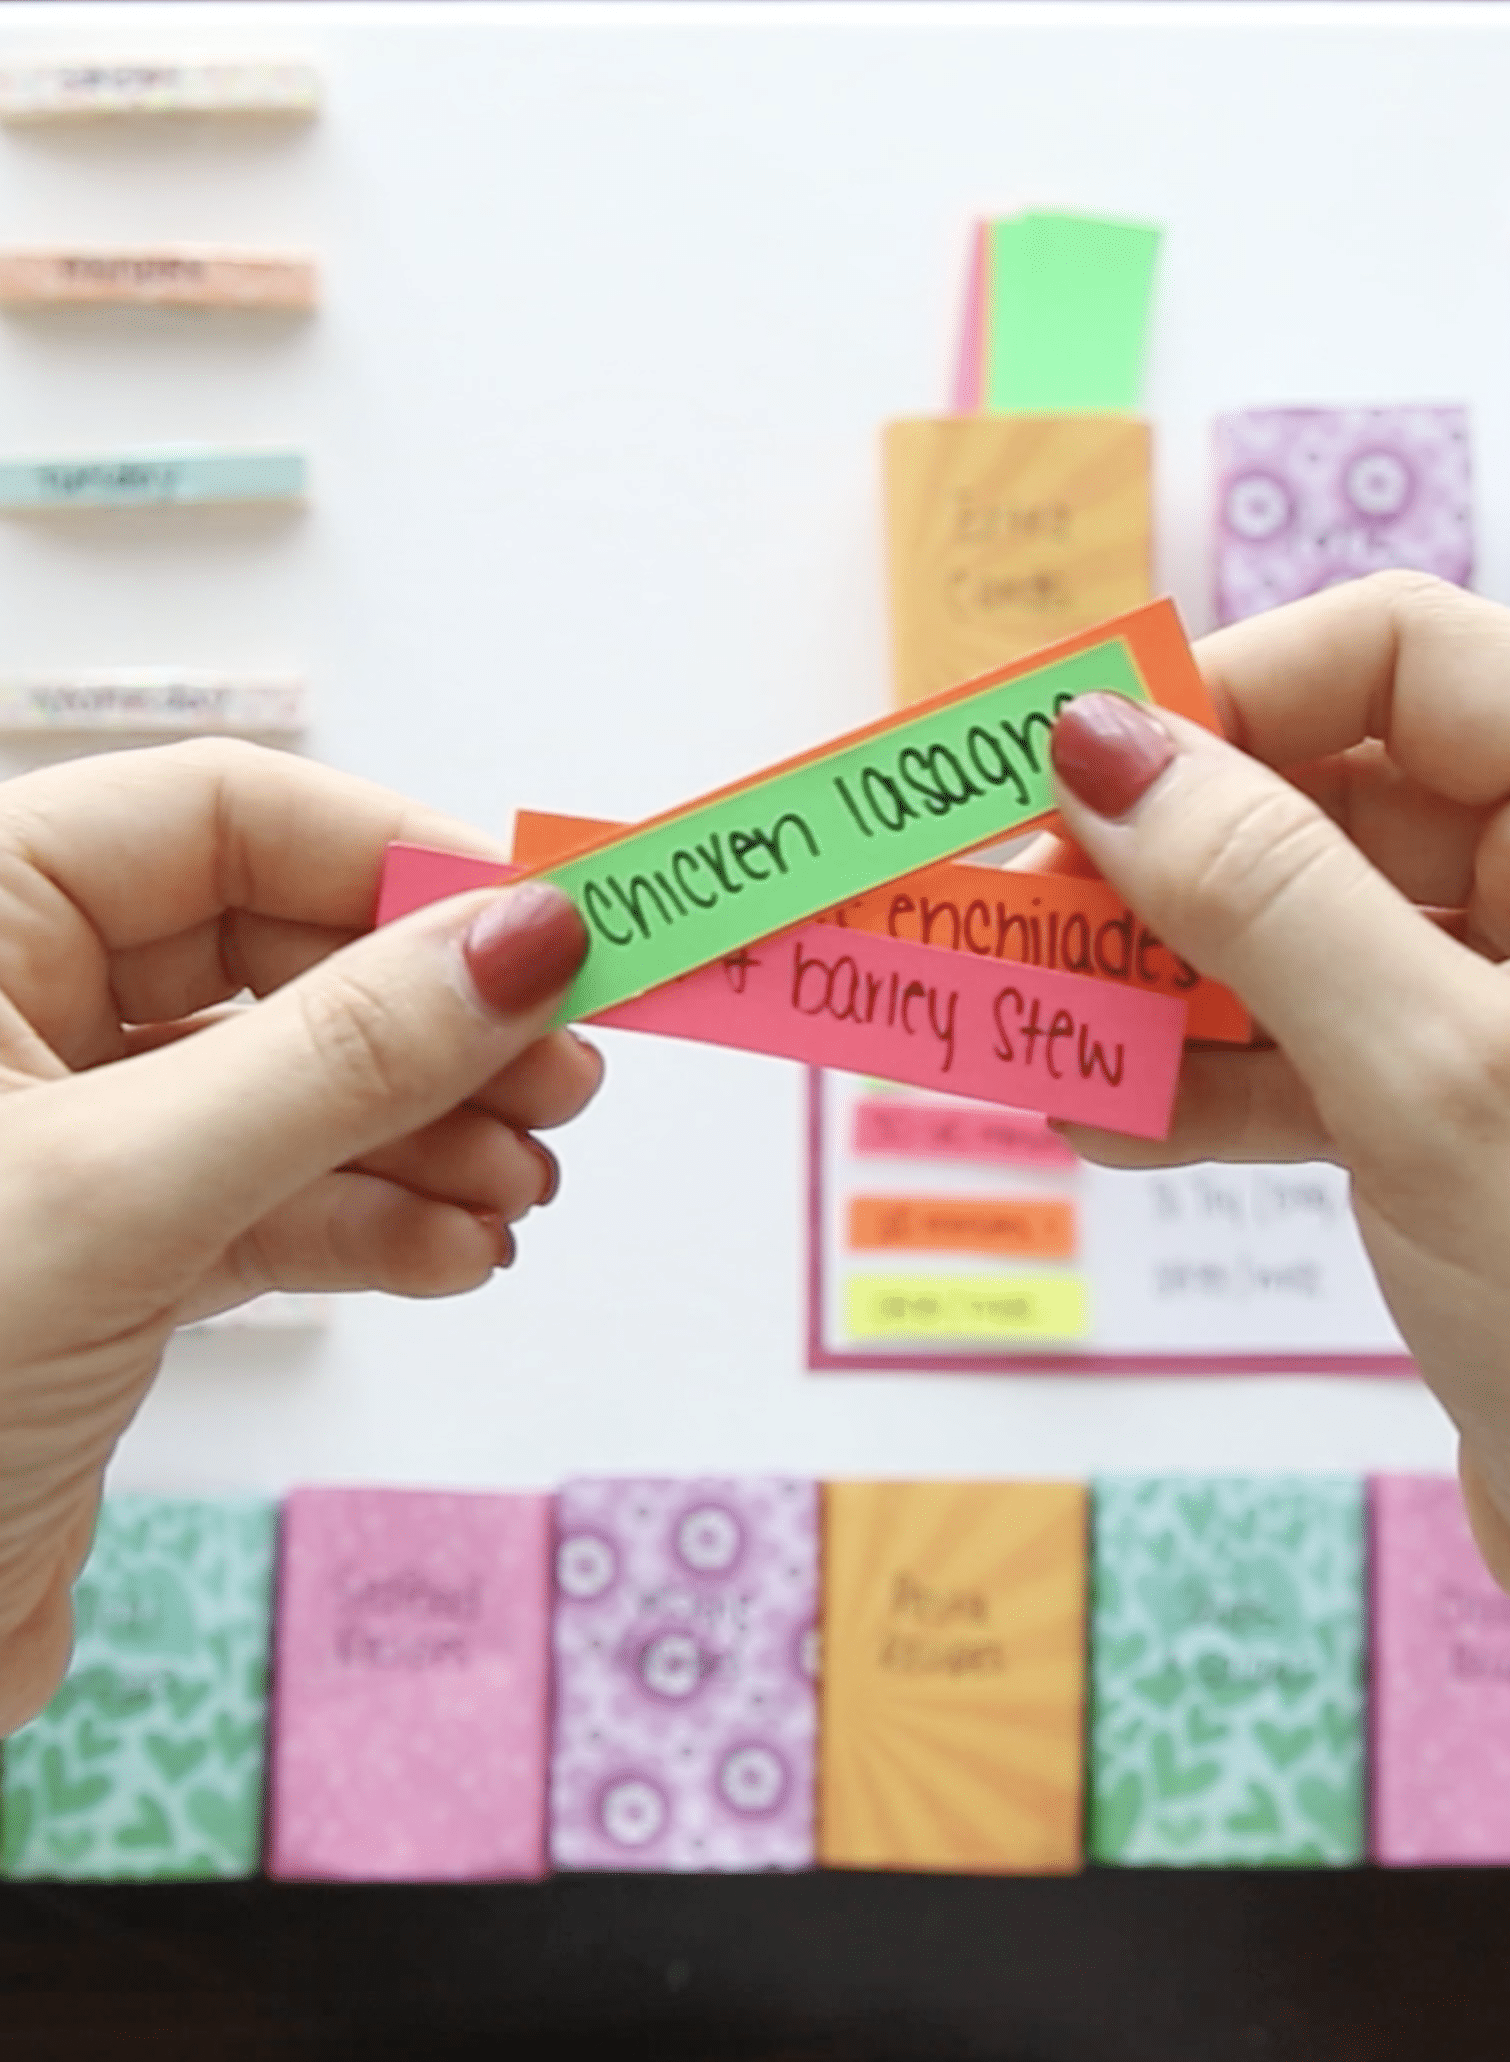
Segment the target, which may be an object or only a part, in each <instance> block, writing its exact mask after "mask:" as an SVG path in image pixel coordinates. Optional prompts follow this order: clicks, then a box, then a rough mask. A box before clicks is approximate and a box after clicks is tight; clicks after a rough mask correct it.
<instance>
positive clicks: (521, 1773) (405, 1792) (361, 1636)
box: [268, 1489, 551, 1882]
mask: <svg viewBox="0 0 1510 2062" xmlns="http://www.w3.org/2000/svg"><path fill="white" fill-rule="evenodd" d="M550 1504H551V1500H550V1498H549V1497H547V1496H477V1495H463V1494H458V1493H455V1492H441V1491H424V1490H403V1489H305V1490H296V1491H295V1492H294V1494H293V1495H292V1496H291V1497H290V1498H289V1500H288V1502H287V1504H286V1505H285V1507H284V1514H283V1538H282V1556H281V1570H282V1572H281V1579H280V1583H279V1609H278V1667H277V1675H276V1697H275V1712H274V1744H273V1757H272V1792H273V1808H272V1814H271V1833H270V1839H269V1853H268V1873H269V1875H273V1876H286V1877H334V1878H344V1879H348V1880H356V1881H367V1882H376V1881H384V1882H439V1881H467V1880H475V1879H487V1878H499V1877H517V1876H539V1875H541V1874H543V1873H544V1868H545V1781H546V1738H547V1725H546V1665H547V1645H548V1637H549V1594H550V1570H549V1560H550Z"/></svg>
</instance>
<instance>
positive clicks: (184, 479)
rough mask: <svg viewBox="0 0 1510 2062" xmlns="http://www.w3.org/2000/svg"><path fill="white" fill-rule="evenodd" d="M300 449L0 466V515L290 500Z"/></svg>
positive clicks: (299, 489) (300, 474)
mask: <svg viewBox="0 0 1510 2062" xmlns="http://www.w3.org/2000/svg"><path fill="white" fill-rule="evenodd" d="M305 479H306V468H305V463H304V457H303V454H302V453H301V452H298V451H184V450H178V451H142V452H122V453H119V454H117V455H115V456H113V457H107V458H51V459H41V458H33V459H12V460H10V461H9V462H7V463H4V464H0V509H9V510H12V511H16V512H22V513H26V512H33V511H49V512H50V511H52V510H55V509H68V508H169V507H176V506H182V505H186V504H193V503H203V502H215V501H296V500H298V499H299V498H300V497H301V496H302V495H303V493H304V491H305Z"/></svg>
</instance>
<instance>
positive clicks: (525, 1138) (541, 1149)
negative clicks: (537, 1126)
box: [514, 1131, 561, 1210]
mask: <svg viewBox="0 0 1510 2062" xmlns="http://www.w3.org/2000/svg"><path fill="white" fill-rule="evenodd" d="M514 1136H515V1138H517V1139H518V1141H519V1143H520V1145H522V1146H528V1147H529V1149H530V1151H531V1152H532V1153H533V1154H534V1156H535V1158H536V1159H537V1160H538V1161H539V1162H540V1174H541V1182H540V1193H539V1195H538V1196H536V1198H535V1208H536V1209H537V1210H543V1209H544V1208H545V1206H546V1204H547V1203H554V1202H555V1200H556V1196H557V1194H558V1192H559V1190H560V1187H561V1162H560V1161H559V1160H558V1159H557V1158H556V1156H555V1154H554V1153H553V1152H552V1151H551V1149H550V1147H549V1146H543V1145H541V1143H540V1141H539V1139H538V1138H535V1137H534V1136H533V1135H532V1134H531V1133H530V1132H528V1131H516V1132H515V1133H514Z"/></svg>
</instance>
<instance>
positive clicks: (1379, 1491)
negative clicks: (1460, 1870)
mask: <svg viewBox="0 0 1510 2062" xmlns="http://www.w3.org/2000/svg"><path fill="white" fill-rule="evenodd" d="M1370 1494H1371V1502H1372V1516H1373V1582H1374V1660H1373V1697H1372V1706H1373V1727H1374V1741H1373V1765H1374V1782H1373V1790H1374V1795H1373V1853H1374V1859H1375V1860H1376V1861H1380V1862H1385V1863H1393V1864H1394V1865H1395V1866H1397V1867H1398V1866H1402V1865H1410V1864H1413V1863H1414V1864H1424V1865H1431V1864H1434V1863H1443V1862H1481V1863H1483V1862H1510V1597H1507V1596H1506V1595H1505V1594H1504V1592H1503V1591H1502V1590H1501V1589H1500V1588H1499V1587H1498V1586H1497V1585H1496V1584H1495V1582H1494V1581H1493V1580H1492V1579H1491V1577H1490V1575H1489V1574H1488V1571H1487V1570H1486V1569H1485V1567H1484V1564H1483V1562H1482V1561H1481V1560H1480V1559H1479V1555H1478V1549H1477V1548H1476V1547H1475V1546H1474V1544H1473V1540H1472V1537H1471V1535H1470V1533H1469V1531H1468V1521H1467V1519H1466V1518H1465V1516H1464V1515H1463V1500H1462V1496H1461V1493H1460V1492H1459V1489H1458V1485H1457V1483H1456V1482H1455V1481H1453V1480H1452V1478H1451V1477H1449V1476H1437V1475H1381V1476H1377V1477H1376V1478H1375V1479H1374V1481H1373V1482H1372V1483H1371V1485H1370Z"/></svg>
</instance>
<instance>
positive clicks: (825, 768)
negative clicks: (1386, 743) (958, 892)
mask: <svg viewBox="0 0 1510 2062" xmlns="http://www.w3.org/2000/svg"><path fill="white" fill-rule="evenodd" d="M1166 609H1168V604H1163V603H1161V604H1154V605H1153V606H1152V607H1151V608H1150V609H1148V610H1145V611H1139V612H1138V614H1140V615H1145V616H1154V615H1157V614H1159V613H1160V612H1162V611H1164V610H1166ZM1169 613H1170V615H1171V616H1172V614H1173V612H1172V610H1170V611H1169ZM1133 620H1134V619H1132V618H1123V619H1119V622H1118V623H1117V624H1114V625H1109V626H1108V634H1107V636H1106V637H1105V638H1104V639H1103V640H1102V641H1100V642H1099V643H1096V644H1093V645H1092V646H1090V648H1089V649H1087V650H1081V651H1078V652H1075V653H1073V654H1072V655H1070V656H1067V657H1064V658H1060V659H1054V660H1050V661H1048V662H1047V663H1045V664H1043V665H1040V666H1037V667H1033V668H1031V669H1029V670H1027V671H1023V672H1018V673H1014V675H1013V677H1011V678H1009V679H1005V680H997V681H995V682H994V683H990V684H987V685H984V686H981V687H979V688H976V689H974V690H972V691H960V692H956V693H954V694H951V695H949V696H946V697H943V698H941V699H940V700H938V701H935V702H933V703H923V704H921V705H919V707H918V708H917V711H916V713H915V714H913V715H911V716H909V717H908V718H906V719H905V720H898V721H894V722H891V723H888V724H886V725H884V726H881V727H879V728H874V729H872V730H871V731H868V732H861V733H859V734H858V735H856V736H853V737H851V738H841V739H838V740H836V741H835V743H834V745H833V746H832V747H831V748H829V749H827V750H824V751H821V752H819V753H816V754H813V755H811V756H809V757H807V758H804V759H802V760H799V761H795V762H792V761H789V762H787V763H786V764H785V765H783V766H777V767H774V768H771V769H770V770H769V771H768V772H767V773H766V774H765V775H764V776H762V777H760V778H757V779H756V780H754V781H751V782H748V783H746V784H744V785H742V786H740V787H738V788H736V789H735V790H733V791H732V792H729V791H725V792H724V793H722V794H716V795H712V796H709V797H707V798H706V799H705V800H704V801H702V802H700V803H694V804H693V805H692V806H691V807H689V808H687V809H684V810H681V811H678V812H677V813H676V814H675V815H674V816H672V817H668V818H662V819H661V820H660V821H659V822H656V823H651V824H648V825H644V826H641V827H640V828H638V829H636V830H634V831H631V832H629V833H627V834H626V835H625V836H624V837H622V838H619V839H617V840H615V841H614V842H613V843H612V844H609V845H604V846H601V847H599V848H598V849H597V850H595V851H593V852H589V853H586V854H583V855H580V856H579V857H577V858H575V859H569V860H564V861H562V862H561V863H560V864H559V865H556V866H551V867H547V868H544V869H543V870H542V874H541V878H543V879H545V880H547V881H551V882H553V883H554V884H555V886H557V887H558V888H560V889H561V890H562V891H563V892H564V893H565V894H567V895H569V896H570V897H571V899H572V900H573V901H574V902H575V903H576V904H577V906H578V908H579V909H580V910H581V912H582V915H583V918H584V919H585V922H586V925H587V932H588V938H589V949H588V955H587V958H586V960H585V961H584V963H583V965H582V968H581V970H580V972H579V973H578V975H577V978H576V980H575V981H574V982H573V983H572V986H571V988H570V990H569V991H568V993H567V997H566V1001H565V1003H564V1004H563V1006H562V1009H561V1010H560V1012H559V1013H558V1018H557V1021H558V1022H562V1023H574V1022H576V1021H577V1020H579V1019H580V1018H583V1017H591V1016H595V1015H596V1014H597V1012H598V1011H599V1010H605V1009H611V1008H612V1007H613V1006H614V1005H615V1004H616V1003H620V1002H627V1001H629V1000H630V999H631V998H632V997H634V996H636V995H643V994H644V993H645V992H646V990H647V989H651V988H659V987H660V986H661V985H662V984H663V983H664V982H666V981H674V980H676V979H677V977H678V976H679V975H681V974H686V973H690V972H691V971H692V969H693V968H694V967H701V966H706V965H708V964H709V963H710V962H711V961H713V960H716V959H722V958H724V957H726V956H727V955H728V954H730V953H732V952H737V951H738V950H739V949H740V948H741V947H742V946H744V945H746V944H748V943H749V941H750V940H751V939H752V938H764V937H767V936H769V935H770V934H771V933H772V932H774V931H780V930H784V929H786V927H787V926H788V925H790V924H798V923H801V922H803V921H804V920H805V919H806V918H807V917H810V916H812V915H813V914H814V913H815V912H816V911H818V910H820V909H827V908H830V907H833V906H834V905H836V904H838V903H840V902H843V901H844V900H845V899H846V898H847V897H849V896H851V895H862V894H864V893H866V892H867V890H869V889H871V888H876V887H879V886H881V885H882V884H883V883H885V882H886V881H890V880H895V879H896V878H897V877H898V876H899V875H901V874H904V873H913V872H916V871H917V870H918V868H920V867H923V866H928V865H931V864H932V863H933V862H934V861H936V860H940V859H948V858H952V857H953V855H954V854H955V853H957V852H963V851H967V850H969V849H970V848H971V847H972V846H976V845H983V844H986V843H989V842H990V840H991V839H993V838H997V837H1002V836H1005V835H1006V834H1007V833H1008V832H1009V831H1012V830H1014V829H1016V828H1017V827H1018V826H1019V825H1026V824H1029V823H1032V822H1034V821H1036V820H1037V819H1038V818H1040V817H1042V816H1043V815H1044V814H1045V813H1046V812H1047V811H1049V810H1050V809H1051V808H1052V807H1053V795H1052V788H1051V777H1050V770H1049V764H1048V751H1047V739H1048V734H1049V731H1050V728H1051V727H1052V724H1053V720H1054V716H1055V714H1056V713H1057V711H1058V710H1059V709H1061V708H1062V707H1063V706H1064V704H1065V703H1066V702H1068V701H1070V700H1072V699H1073V698H1074V697H1075V696H1076V695H1080V694H1087V693H1090V692H1092V691H1094V690H1100V691H1105V692H1111V693H1113V694H1120V695H1125V696H1127V697H1128V698H1129V699H1131V700H1133V701H1140V702H1147V701H1150V700H1152V699H1153V697H1152V695H1151V694H1150V692H1149V687H1148V685H1147V683H1146V682H1145V680H1144V678H1143V676H1142V674H1141V673H1140V671H1139V666H1138V662H1137V659H1136V658H1135V657H1134V653H1133V649H1132V644H1131V641H1130V639H1129V638H1128V637H1127V636H1124V635H1122V634H1121V631H1122V629H1123V627H1124V626H1125V625H1127V624H1129V623H1131V622H1132V621H1133Z"/></svg>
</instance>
